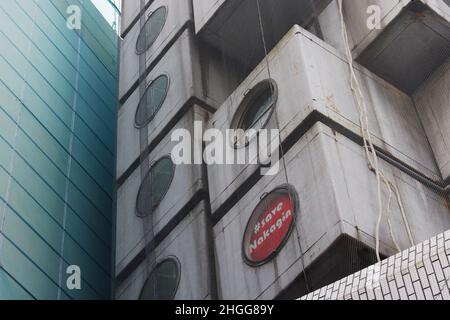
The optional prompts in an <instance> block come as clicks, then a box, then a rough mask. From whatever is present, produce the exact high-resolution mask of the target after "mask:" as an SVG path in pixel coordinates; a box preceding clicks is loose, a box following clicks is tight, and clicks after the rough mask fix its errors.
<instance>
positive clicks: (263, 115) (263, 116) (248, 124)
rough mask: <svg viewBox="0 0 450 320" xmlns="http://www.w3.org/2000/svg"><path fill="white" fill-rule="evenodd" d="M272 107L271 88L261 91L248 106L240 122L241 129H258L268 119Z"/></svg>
mask: <svg viewBox="0 0 450 320" xmlns="http://www.w3.org/2000/svg"><path fill="white" fill-rule="evenodd" d="M272 107H273V94H272V89H271V87H269V88H266V89H265V90H264V91H262V92H261V93H260V94H259V95H258V96H257V97H256V98H255V100H253V101H252V102H251V104H250V105H249V109H248V111H247V112H246V113H245V117H244V119H243V121H242V129H244V130H248V129H252V128H253V129H260V128H262V127H263V126H264V124H265V123H266V122H267V120H268V118H269V117H270V114H271V110H272Z"/></svg>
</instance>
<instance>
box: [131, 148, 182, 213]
mask: <svg viewBox="0 0 450 320" xmlns="http://www.w3.org/2000/svg"><path fill="white" fill-rule="evenodd" d="M174 173H175V165H174V163H173V162H172V159H171V158H170V156H166V157H163V158H161V159H159V160H158V161H156V162H155V163H154V164H153V165H152V166H151V168H150V170H149V171H148V173H147V175H146V176H145V177H144V180H143V181H142V184H141V187H140V188H139V192H138V196H137V200H136V210H137V215H138V216H139V217H146V216H148V215H150V214H151V213H152V212H153V210H154V209H155V208H156V207H157V206H158V205H159V204H160V203H161V201H162V199H164V196H165V195H166V193H167V191H168V190H169V187H170V184H171V183H172V179H173V176H174Z"/></svg>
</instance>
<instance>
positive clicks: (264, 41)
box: [256, 0, 311, 294]
mask: <svg viewBox="0 0 450 320" xmlns="http://www.w3.org/2000/svg"><path fill="white" fill-rule="evenodd" d="M256 3H257V7H258V20H259V28H260V32H261V37H262V42H263V47H264V61H265V63H266V68H267V73H268V76H269V79H272V75H271V72H270V62H269V57H268V50H267V44H266V39H265V32H264V25H263V22H262V14H261V6H260V0H256ZM270 90H271V94H272V96H274V94H275V92H274V89H273V87H272V86H270ZM274 116H275V121H276V125H277V128H278V130H280V120H279V117H278V111H277V108H276V107H274ZM270 143H272V141H271V142H270ZM278 145H279V148H280V156H281V161H282V163H283V172H284V178H285V180H286V184H287V185H288V186H290V183H289V176H288V173H287V164H286V158H285V153H284V151H283V145H282V139H281V135H280V134H279V135H278ZM288 194H289V201H290V202H291V204H293V203H294V199H292V195H291V191H290V190H288ZM295 221H297V220H295ZM294 229H295V230H296V233H297V239H298V245H299V249H300V255H301V258H300V259H301V263H302V269H303V277H304V280H305V287H306V294H308V293H310V292H311V290H310V286H309V281H308V277H307V275H306V265H305V254H304V252H303V248H302V244H301V241H300V235H299V234H298V230H297V228H294Z"/></svg>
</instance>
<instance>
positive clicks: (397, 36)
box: [319, 0, 450, 94]
mask: <svg viewBox="0 0 450 320" xmlns="http://www.w3.org/2000/svg"><path fill="white" fill-rule="evenodd" d="M377 10H379V11H380V17H379V18H380V19H381V20H380V25H379V26H377V25H376V23H378V22H377V21H376V19H377ZM344 16H345V21H346V25H347V30H348V34H349V38H350V39H349V42H350V48H351V50H352V51H353V56H354V57H355V58H356V59H357V61H358V62H359V63H360V64H361V65H364V66H365V67H367V68H368V69H369V70H371V71H372V72H374V73H375V74H377V75H378V76H380V77H381V78H383V79H385V80H386V81H388V82H389V83H391V84H392V85H395V86H396V87H397V88H399V89H400V90H402V91H404V92H406V93H408V94H412V93H413V92H414V91H415V90H416V89H417V88H418V87H419V86H420V85H421V84H422V83H423V82H424V81H425V80H426V79H427V77H428V76H429V75H430V74H431V73H433V72H434V71H435V70H436V69H438V68H439V67H440V65H442V63H444V62H445V61H446V60H447V59H448V58H449V57H450V7H449V6H448V5H446V4H445V3H444V2H443V1H441V0H433V1H425V0H424V1H391V0H381V1H380V0H363V1H344ZM319 21H320V22H321V27H322V32H323V35H324V39H325V41H327V42H328V43H330V44H331V45H333V46H335V47H336V48H338V49H339V50H340V51H341V52H344V44H343V40H342V35H341V22H340V16H339V9H338V4H337V1H334V2H333V3H332V4H330V6H329V7H328V8H327V9H326V10H325V11H324V12H323V13H322V14H321V16H320V17H319ZM424 47H426V48H427V49H426V50H424V49H423V48H424Z"/></svg>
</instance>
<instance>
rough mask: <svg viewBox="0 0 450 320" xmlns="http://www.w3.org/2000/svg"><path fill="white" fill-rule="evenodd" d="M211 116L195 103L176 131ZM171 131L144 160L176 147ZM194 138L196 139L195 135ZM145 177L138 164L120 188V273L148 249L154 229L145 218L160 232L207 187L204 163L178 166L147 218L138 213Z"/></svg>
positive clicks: (118, 228)
mask: <svg viewBox="0 0 450 320" xmlns="http://www.w3.org/2000/svg"><path fill="white" fill-rule="evenodd" d="M207 117H208V115H207V112H206V111H204V110H203V109H202V108H200V107H196V106H194V107H193V108H192V109H191V110H190V111H188V112H187V113H186V115H185V116H184V117H183V118H182V119H181V120H180V121H179V122H178V124H177V125H176V126H175V127H174V128H173V129H172V130H176V129H177V128H182V129H187V130H189V131H190V132H193V125H194V121H195V120H197V121H206V119H207ZM171 133H172V131H171V132H170V133H169V134H168V135H167V136H166V137H165V138H164V140H163V141H161V143H160V144H159V145H158V147H157V148H156V149H155V150H153V151H152V152H151V153H150V155H149V156H148V157H146V158H145V159H144V165H148V164H151V163H153V162H154V161H157V160H158V159H160V158H161V157H163V156H166V155H170V153H171V151H172V148H173V147H174V146H175V145H176V144H177V143H176V142H172V141H171ZM192 139H194V137H193V136H192ZM141 166H142V165H141ZM143 178H144V175H143V174H142V172H141V167H138V168H137V169H136V170H135V171H134V172H133V173H132V174H131V176H130V177H129V178H128V179H127V180H126V181H125V183H124V184H123V185H122V186H121V187H120V188H119V190H118V191H117V231H116V243H117V245H116V274H118V273H120V271H122V269H123V268H124V267H125V266H127V264H128V263H129V262H130V261H131V260H132V259H133V258H134V257H135V256H136V254H137V253H138V252H139V251H140V250H141V249H142V248H144V245H145V240H146V239H148V237H149V236H146V235H147V234H148V233H149V232H150V231H151V230H143V226H144V225H145V223H144V222H145V221H144V220H148V222H147V225H150V222H151V221H152V224H153V233H154V234H157V233H158V232H159V231H161V229H162V228H163V227H164V226H166V225H167V223H168V222H169V221H170V220H171V219H172V218H173V217H174V216H175V215H176V214H177V213H178V212H179V211H180V210H181V209H182V208H183V207H184V206H185V205H186V204H187V203H188V202H189V201H190V200H191V199H192V198H193V196H194V195H195V193H196V192H197V191H199V190H201V189H204V188H205V187H206V186H205V181H204V179H203V173H202V166H201V165H178V166H176V167H175V173H174V177H173V180H172V183H171V185H170V188H169V190H168V191H167V193H166V195H165V197H164V198H163V200H162V201H161V203H160V204H159V205H158V207H157V208H156V209H155V210H154V211H153V213H152V215H151V217H150V218H144V219H143V218H140V217H138V216H137V215H136V198H137V195H138V191H139V187H140V185H141V182H142V180H143ZM150 236H151V235H150Z"/></svg>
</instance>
